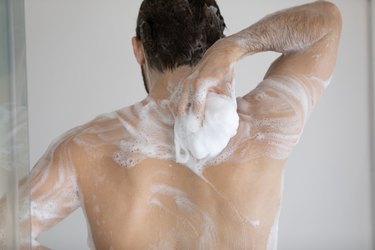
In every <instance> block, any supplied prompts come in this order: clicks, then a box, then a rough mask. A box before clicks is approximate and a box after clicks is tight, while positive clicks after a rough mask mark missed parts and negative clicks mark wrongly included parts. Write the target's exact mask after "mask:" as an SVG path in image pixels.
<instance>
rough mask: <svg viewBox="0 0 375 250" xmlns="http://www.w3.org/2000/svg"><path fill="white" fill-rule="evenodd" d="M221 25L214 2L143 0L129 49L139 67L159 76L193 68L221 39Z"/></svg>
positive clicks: (221, 20)
mask: <svg viewBox="0 0 375 250" xmlns="http://www.w3.org/2000/svg"><path fill="white" fill-rule="evenodd" d="M224 28H225V23H224V19H223V17H222V16H221V14H220V10H219V7H218V5H217V3H216V1H215V0H144V1H143V2H142V4H141V7H140V10H139V14H138V20H137V28H136V37H135V38H133V47H134V52H135V56H136V58H137V61H138V62H139V63H140V64H141V66H142V74H143V77H144V81H145V87H146V91H147V92H148V88H147V78H146V77H145V72H144V71H145V68H144V65H145V64H147V65H148V67H149V68H150V69H151V70H155V71H158V72H161V73H163V72H164V71H166V70H170V71H173V70H174V69H176V68H178V67H180V66H186V65H187V66H191V67H192V66H195V65H196V64H197V63H198V62H199V60H200V59H201V58H202V57H203V55H204V53H205V52H206V50H207V49H208V48H209V47H210V46H211V45H212V44H214V43H215V42H216V41H217V40H219V39H220V38H222V37H223V36H224V34H223V32H224Z"/></svg>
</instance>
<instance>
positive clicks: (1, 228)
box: [0, 0, 31, 250]
mask: <svg viewBox="0 0 375 250" xmlns="http://www.w3.org/2000/svg"><path fill="white" fill-rule="evenodd" d="M25 47H26V46H25V22H24V1H23V0H0V249H12V250H13V249H30V245H31V242H30V215H29V214H30V213H29V210H30V209H29V208H30V202H29V187H28V186H29V184H28V180H27V176H28V173H29V160H28V152H29V150H28V122H27V121H28V119H27V88H26V67H25V65H26V58H25V56H26V50H25Z"/></svg>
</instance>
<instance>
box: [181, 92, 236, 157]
mask: <svg viewBox="0 0 375 250" xmlns="http://www.w3.org/2000/svg"><path fill="white" fill-rule="evenodd" d="M238 124H239V117H238V114H237V103H236V100H235V98H231V97H228V96H224V95H219V94H216V93H208V95H207V97H206V103H205V113H204V119H203V122H201V121H200V120H199V118H198V116H197V114H194V113H193V112H192V111H191V110H189V111H188V112H187V114H184V115H182V116H180V117H178V118H177V119H176V121H175V128H174V136H175V148H176V161H177V162H178V163H182V164H187V163H189V162H191V160H192V158H194V159H195V160H203V159H204V160H209V159H212V158H214V157H216V156H217V155H218V154H219V153H220V152H221V151H222V150H223V149H224V148H225V147H226V146H227V144H228V142H229V140H230V139H231V138H232V137H233V136H234V135H235V134H236V133H237V128H238Z"/></svg>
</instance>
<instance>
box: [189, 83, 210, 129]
mask: <svg viewBox="0 0 375 250" xmlns="http://www.w3.org/2000/svg"><path fill="white" fill-rule="evenodd" d="M192 87H193V90H192V95H191V97H190V100H191V111H192V113H193V114H194V115H195V116H196V117H197V119H198V120H199V121H200V123H201V126H202V124H203V121H204V113H205V104H206V98H207V93H208V87H206V86H205V84H204V83H202V82H199V80H196V82H194V83H193V86H192Z"/></svg>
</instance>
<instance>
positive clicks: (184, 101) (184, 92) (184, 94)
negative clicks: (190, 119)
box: [176, 80, 190, 115]
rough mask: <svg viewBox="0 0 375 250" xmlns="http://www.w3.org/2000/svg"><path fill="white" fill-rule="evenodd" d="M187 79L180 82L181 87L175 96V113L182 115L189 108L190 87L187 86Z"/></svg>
mask: <svg viewBox="0 0 375 250" xmlns="http://www.w3.org/2000/svg"><path fill="white" fill-rule="evenodd" d="M189 85H190V84H189V81H188V80H185V81H184V82H183V83H182V89H181V90H180V93H179V94H178V95H179V96H177V97H176V98H177V99H176V101H177V102H178V103H177V115H184V114H186V113H187V112H188V109H189V106H190V104H189V102H190V98H189V97H190V87H189Z"/></svg>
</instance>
